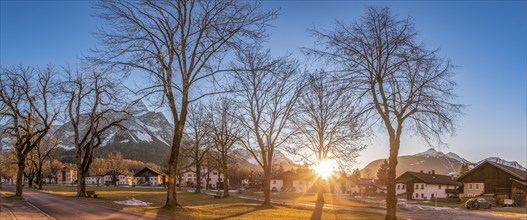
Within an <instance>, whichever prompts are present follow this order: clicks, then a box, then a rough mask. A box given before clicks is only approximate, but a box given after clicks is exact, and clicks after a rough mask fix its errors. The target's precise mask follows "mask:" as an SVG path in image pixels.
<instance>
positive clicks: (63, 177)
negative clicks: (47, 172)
mask: <svg viewBox="0 0 527 220" xmlns="http://www.w3.org/2000/svg"><path fill="white" fill-rule="evenodd" d="M76 182H77V169H76V166H75V165H73V164H65V165H64V166H63V167H62V168H61V169H60V170H59V172H58V174H57V184H62V185H65V184H74V183H76Z"/></svg>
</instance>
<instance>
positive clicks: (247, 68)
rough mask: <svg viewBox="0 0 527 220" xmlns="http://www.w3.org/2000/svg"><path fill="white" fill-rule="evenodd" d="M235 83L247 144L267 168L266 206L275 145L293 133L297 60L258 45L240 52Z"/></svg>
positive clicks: (297, 93)
mask: <svg viewBox="0 0 527 220" xmlns="http://www.w3.org/2000/svg"><path fill="white" fill-rule="evenodd" d="M234 65H235V68H234V69H236V71H234V83H235V86H236V88H237V89H238V90H239V93H238V94H237V102H238V106H239V111H240V114H239V115H240V116H239V117H238V121H239V123H240V124H241V125H242V126H244V127H245V129H246V134H245V135H244V138H243V142H242V143H243V146H244V147H245V148H246V149H247V150H248V151H249V152H250V153H251V154H252V155H253V156H254V158H255V159H256V161H257V162H258V164H259V165H260V166H261V167H262V169H263V170H264V185H263V187H264V195H265V199H264V202H263V205H264V206H270V205H271V189H270V182H271V174H272V166H273V157H274V152H275V149H277V148H278V147H279V146H280V145H282V144H283V143H284V142H285V141H287V139H288V138H289V137H290V135H291V134H292V132H290V131H288V129H287V128H286V126H287V125H288V123H289V122H290V118H291V115H292V114H293V110H294V107H295V104H296V102H297V100H298V97H299V94H300V88H301V84H302V81H301V80H299V74H298V73H299V70H298V65H297V63H296V62H293V61H291V60H289V58H288V57H280V58H278V59H272V58H271V56H270V52H269V51H262V50H261V47H259V46H254V47H249V48H246V49H245V50H241V51H240V52H238V56H237V63H236V64H234Z"/></svg>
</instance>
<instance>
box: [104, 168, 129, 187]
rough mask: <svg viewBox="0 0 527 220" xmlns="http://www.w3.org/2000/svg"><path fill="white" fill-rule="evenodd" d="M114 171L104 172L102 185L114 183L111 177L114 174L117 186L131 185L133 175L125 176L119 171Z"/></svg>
mask: <svg viewBox="0 0 527 220" xmlns="http://www.w3.org/2000/svg"><path fill="white" fill-rule="evenodd" d="M114 172H115V171H109V172H107V173H106V174H104V178H103V179H104V185H106V186H110V185H114V183H113V177H114V175H115V177H116V179H117V180H115V185H117V186H131V185H132V179H133V177H131V176H126V175H124V174H121V173H119V172H116V173H114Z"/></svg>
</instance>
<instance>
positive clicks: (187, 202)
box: [45, 186, 384, 219]
mask: <svg viewBox="0 0 527 220" xmlns="http://www.w3.org/2000/svg"><path fill="white" fill-rule="evenodd" d="M45 190H46V191H48V192H50V193H54V194H59V195H65V196H75V191H76V188H75V187H56V186H48V187H45ZM87 190H93V191H96V193H97V194H98V195H99V198H97V199H93V198H80V199H81V200H83V201H86V202H92V203H97V204H100V205H105V206H110V207H113V208H117V209H122V210H130V211H138V212H145V213H150V214H159V215H164V216H170V217H173V218H177V219H308V218H310V217H311V216H312V215H313V213H314V210H312V209H302V208H292V207H284V206H274V207H272V208H264V207H262V206H261V205H260V203H259V202H257V201H253V200H245V199H240V198H235V197H231V198H222V199H216V198H214V197H213V196H211V195H207V194H195V193H189V192H179V194H178V201H179V202H180V203H181V204H182V205H183V208H178V209H176V210H167V209H163V208H161V207H162V206H163V205H164V202H165V199H166V191H165V190H164V189H150V188H121V187H88V188H87ZM128 198H135V199H137V200H141V201H144V202H151V203H152V205H151V206H141V207H131V206H124V205H119V204H116V203H113V201H120V200H126V199H128ZM299 199H301V200H302V201H303V200H306V201H311V200H312V198H310V197H309V196H307V197H305V198H303V197H299ZM313 201H314V200H313ZM326 201H328V200H327V199H326ZM319 211H320V210H319ZM317 213H318V214H319V216H320V218H322V219H384V215H383V214H378V213H368V212H356V211H353V212H352V211H346V210H331V209H324V210H323V211H321V212H317Z"/></svg>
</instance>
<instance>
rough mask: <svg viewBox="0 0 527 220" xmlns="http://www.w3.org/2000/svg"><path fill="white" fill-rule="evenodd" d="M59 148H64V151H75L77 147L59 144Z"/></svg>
mask: <svg viewBox="0 0 527 220" xmlns="http://www.w3.org/2000/svg"><path fill="white" fill-rule="evenodd" d="M58 147H60V148H63V149H64V150H73V149H75V146H69V145H65V144H59V145H58Z"/></svg>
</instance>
